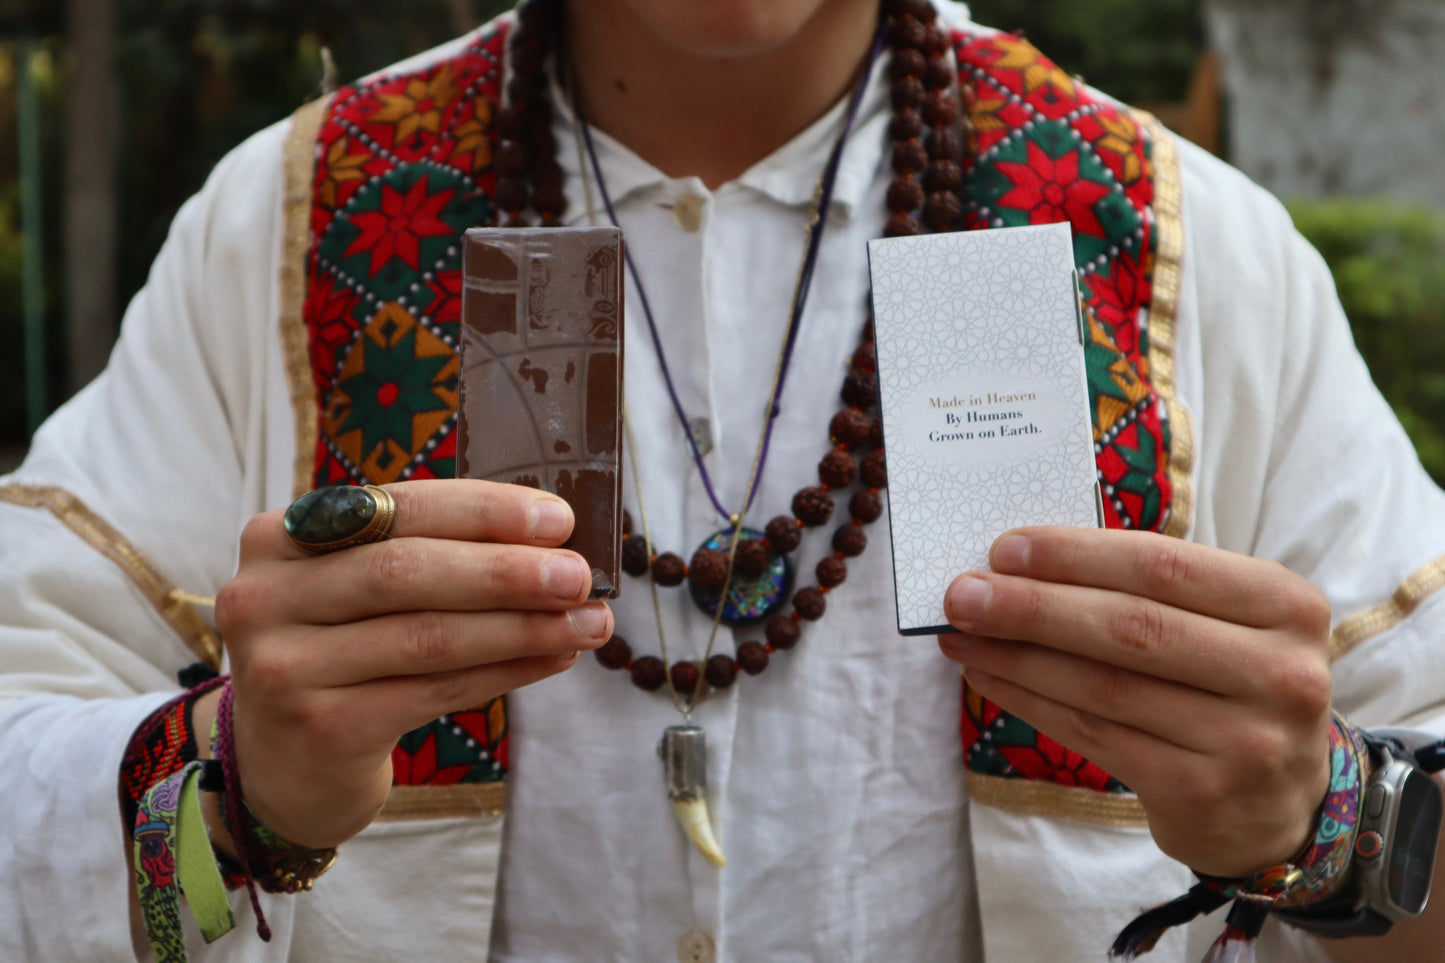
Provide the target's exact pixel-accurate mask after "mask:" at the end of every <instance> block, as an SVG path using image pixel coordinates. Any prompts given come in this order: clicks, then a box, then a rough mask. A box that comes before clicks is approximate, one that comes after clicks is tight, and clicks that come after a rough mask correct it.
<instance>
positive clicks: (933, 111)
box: [923, 87, 958, 127]
mask: <svg viewBox="0 0 1445 963" xmlns="http://www.w3.org/2000/svg"><path fill="white" fill-rule="evenodd" d="M957 120H958V101H957V100H955V99H954V96H953V91H952V90H949V89H948V88H946V87H945V88H944V89H943V90H930V91H929V92H928V94H927V96H925V97H924V98H923V121H924V123H926V124H928V125H929V126H930V127H941V126H943V125H945V124H952V123H954V122H955V121H957Z"/></svg>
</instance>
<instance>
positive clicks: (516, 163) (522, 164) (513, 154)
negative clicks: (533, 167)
mask: <svg viewBox="0 0 1445 963" xmlns="http://www.w3.org/2000/svg"><path fill="white" fill-rule="evenodd" d="M494 163H495V166H496V168H497V174H498V176H501V177H521V176H522V175H523V174H525V173H527V148H525V147H523V146H522V145H521V144H520V143H518V142H517V141H515V140H506V141H502V144H501V146H500V147H498V148H497V154H496V158H495V161H494Z"/></svg>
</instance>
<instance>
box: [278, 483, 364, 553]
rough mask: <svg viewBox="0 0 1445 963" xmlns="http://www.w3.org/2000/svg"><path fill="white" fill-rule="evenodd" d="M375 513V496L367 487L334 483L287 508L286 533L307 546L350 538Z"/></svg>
mask: <svg viewBox="0 0 1445 963" xmlns="http://www.w3.org/2000/svg"><path fill="white" fill-rule="evenodd" d="M375 514H376V499H375V498H373V497H372V495H371V492H369V491H367V490H365V489H364V488H353V487H352V486H350V485H333V486H331V487H329V488H318V489H316V490H315V491H313V492H307V493H306V494H304V495H302V496H301V497H300V498H298V499H296V500H295V501H294V502H292V503H291V507H290V508H288V509H286V516H285V518H284V519H283V520H282V523H283V524H284V525H285V526H286V534H287V535H290V536H291V537H292V538H294V539H296V541H298V542H304V543H306V544H307V545H326V544H328V543H330V542H339V541H341V540H342V539H343V538H350V537H351V536H353V535H355V534H356V533H357V532H359V531H361V530H362V529H363V528H365V527H366V526H367V525H368V524H369V523H370V522H371V519H372V516H374V515H375Z"/></svg>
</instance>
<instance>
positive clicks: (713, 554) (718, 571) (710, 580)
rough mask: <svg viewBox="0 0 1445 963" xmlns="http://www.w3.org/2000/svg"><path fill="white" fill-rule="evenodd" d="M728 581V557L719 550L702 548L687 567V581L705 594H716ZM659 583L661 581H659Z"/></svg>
mask: <svg viewBox="0 0 1445 963" xmlns="http://www.w3.org/2000/svg"><path fill="white" fill-rule="evenodd" d="M727 579H728V556H727V553H726V552H724V551H723V550H722V549H719V548H700V549H698V550H697V551H696V552H694V553H693V554H692V561H691V562H689V563H688V565H687V580H688V581H689V582H691V583H692V584H693V585H696V586H697V587H698V588H700V589H702V590H703V591H704V592H716V591H718V590H719V589H721V588H722V587H723V584H724V583H725V582H727ZM659 581H661V580H660V579H659Z"/></svg>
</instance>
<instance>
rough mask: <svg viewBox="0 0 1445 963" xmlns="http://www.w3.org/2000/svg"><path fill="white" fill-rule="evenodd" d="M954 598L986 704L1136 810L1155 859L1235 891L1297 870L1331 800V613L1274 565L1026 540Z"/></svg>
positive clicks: (1101, 537)
mask: <svg viewBox="0 0 1445 963" xmlns="http://www.w3.org/2000/svg"><path fill="white" fill-rule="evenodd" d="M989 561H990V565H991V566H992V568H993V571H992V572H970V573H968V574H965V575H963V576H960V577H959V578H958V579H956V580H955V581H954V582H953V584H952V585H951V586H950V587H949V589H948V594H947V596H946V600H945V608H946V611H947V613H948V620H949V622H950V624H952V625H953V626H954V627H955V628H957V629H959V630H960V634H954V635H944V636H942V637H940V639H939V645H940V647H941V648H942V649H943V652H944V654H945V655H947V656H948V657H949V658H951V659H953V660H955V661H957V662H960V663H962V664H963V665H964V666H965V667H966V670H965V675H966V677H967V678H968V681H969V684H970V685H971V686H972V687H973V689H974V690H975V691H976V692H978V693H979V694H980V695H982V696H984V697H985V698H988V699H990V700H992V701H993V702H994V703H996V704H997V705H999V706H1000V707H1001V708H1003V709H1005V710H1007V711H1008V712H1011V713H1013V714H1015V715H1017V716H1019V717H1020V718H1022V719H1024V720H1025V721H1027V722H1028V723H1030V724H1031V725H1033V726H1034V727H1035V728H1037V729H1038V730H1039V731H1041V732H1044V733H1047V734H1048V735H1049V736H1052V737H1053V738H1054V739H1056V740H1058V741H1059V742H1060V743H1062V744H1064V745H1065V746H1068V747H1069V748H1070V749H1073V750H1074V751H1076V752H1079V753H1082V754H1083V755H1084V756H1085V757H1087V758H1089V759H1091V760H1092V761H1094V762H1096V763H1098V764H1099V765H1100V766H1102V767H1103V768H1104V769H1105V770H1107V771H1108V772H1110V773H1111V774H1113V775H1114V776H1115V777H1117V778H1118V779H1119V780H1120V781H1122V782H1123V783H1124V784H1125V785H1127V786H1128V787H1129V788H1130V789H1132V790H1133V791H1134V792H1136V793H1137V794H1138V795H1139V800H1140V802H1141V803H1142V804H1143V806H1144V809H1145V812H1146V813H1147V814H1148V817H1149V828H1150V831H1151V832H1152V833H1153V835H1154V838H1155V840H1156V841H1157V842H1158V844H1159V847H1160V848H1161V849H1162V850H1163V851H1164V852H1165V853H1168V854H1169V855H1170V856H1172V857H1174V858H1175V859H1178V860H1179V861H1181V862H1183V863H1184V864H1186V865H1188V866H1189V867H1191V868H1192V869H1195V870H1197V871H1199V872H1202V873H1207V874H1211V875H1216V876H1241V875H1247V874H1249V873H1252V872H1256V871H1258V870H1261V869H1265V868H1267V867H1269V866H1272V865H1275V864H1277V863H1280V862H1283V861H1285V860H1287V859H1289V858H1290V857H1291V856H1293V855H1294V854H1295V853H1296V852H1297V851H1298V850H1299V849H1300V848H1301V847H1302V846H1303V845H1304V843H1305V842H1306V841H1307V839H1308V838H1309V837H1310V835H1311V832H1312V830H1313V826H1314V822H1315V817H1316V814H1317V811H1318V809H1319V806H1320V804H1321V801H1322V800H1323V799H1324V796H1325V792H1326V789H1327V787H1328V784H1329V758H1328V746H1329V726H1330V670H1329V659H1328V655H1327V642H1328V638H1329V631H1330V609H1329V603H1328V602H1327V601H1326V600H1325V598H1324V596H1323V595H1322V594H1321V593H1320V592H1319V591H1318V590H1317V589H1316V588H1315V587H1314V586H1313V585H1311V584H1310V583H1309V582H1308V581H1306V580H1305V579H1303V578H1301V577H1299V576H1298V575H1295V574H1293V573H1292V572H1290V571H1288V570H1287V569H1285V568H1283V567H1282V566H1280V565H1277V564H1275V563H1273V562H1267V561H1261V560H1259V559H1253V558H1248V557H1246V556H1241V555H1235V554H1232V553H1229V552H1225V551H1222V550H1220V549H1214V548H1207V547H1204V546H1201V545H1194V544H1190V543H1188V542H1184V541H1181V540H1179V539H1173V538H1167V537H1165V536H1162V535H1153V534H1145V533H1139V532H1121V531H1097V530H1086V529H1072V528H1031V529H1019V530H1017V531H1015V532H1010V533H1008V534H1006V535H1005V536H1003V537H1002V538H1000V539H999V540H998V541H997V542H996V543H995V544H994V546H993V549H992V552H991V555H990V560H989Z"/></svg>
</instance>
